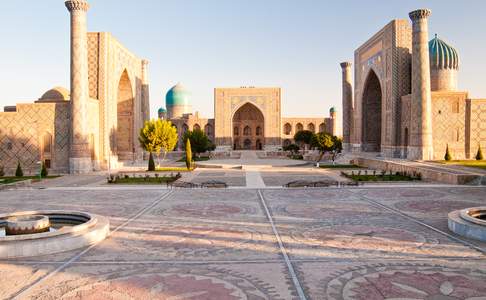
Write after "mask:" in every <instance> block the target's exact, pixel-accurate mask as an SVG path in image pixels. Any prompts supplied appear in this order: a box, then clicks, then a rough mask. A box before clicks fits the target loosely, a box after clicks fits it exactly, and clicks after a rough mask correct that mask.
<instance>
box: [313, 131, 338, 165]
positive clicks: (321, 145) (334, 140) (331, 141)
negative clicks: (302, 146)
mask: <svg viewBox="0 0 486 300" xmlns="http://www.w3.org/2000/svg"><path fill="white" fill-rule="evenodd" d="M311 145H312V147H315V148H317V149H318V150H319V152H320V156H319V160H318V161H320V160H321V159H322V156H323V155H324V153H326V152H331V154H332V156H331V159H332V162H333V163H334V160H335V159H336V155H337V154H338V153H341V151H342V150H343V142H342V140H341V138H339V137H337V136H335V135H330V134H329V133H326V132H319V133H318V134H315V135H314V137H313V138H312V141H311Z"/></svg>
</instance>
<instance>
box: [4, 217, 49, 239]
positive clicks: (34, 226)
mask: <svg viewBox="0 0 486 300" xmlns="http://www.w3.org/2000/svg"><path fill="white" fill-rule="evenodd" d="M6 223H7V225H6V226H5V232H6V234H7V235H19V234H32V233H41V232H46V231H49V227H50V226H51V223H50V222H49V217H47V216H42V215H26V216H17V217H9V218H8V219H7V221H6Z"/></svg>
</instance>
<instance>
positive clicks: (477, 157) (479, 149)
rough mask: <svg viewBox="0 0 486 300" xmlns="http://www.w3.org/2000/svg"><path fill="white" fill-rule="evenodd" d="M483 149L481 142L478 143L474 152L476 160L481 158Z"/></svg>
mask: <svg viewBox="0 0 486 300" xmlns="http://www.w3.org/2000/svg"><path fill="white" fill-rule="evenodd" d="M483 159H484V157H483V151H482V150H481V144H478V152H477V153H476V160H483Z"/></svg>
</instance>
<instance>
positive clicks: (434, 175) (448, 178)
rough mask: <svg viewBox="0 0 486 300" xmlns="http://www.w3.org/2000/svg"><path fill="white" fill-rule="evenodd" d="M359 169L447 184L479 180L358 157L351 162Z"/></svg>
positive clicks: (476, 177) (420, 167) (474, 176)
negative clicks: (399, 174)
mask: <svg viewBox="0 0 486 300" xmlns="http://www.w3.org/2000/svg"><path fill="white" fill-rule="evenodd" d="M351 163H354V164H356V165H358V166H361V167H366V168H370V169H376V170H385V171H392V172H407V173H414V172H415V173H420V175H421V176H422V180H425V181H434V182H441V183H447V184H474V183H475V181H477V180H478V179H479V176H477V175H473V174H463V173H454V172H452V171H451V172H449V171H447V170H439V169H438V168H428V167H426V166H423V167H422V166H416V165H407V164H401V163H400V162H396V161H386V160H378V159H370V158H363V157H358V158H355V159H353V160H352V161H351Z"/></svg>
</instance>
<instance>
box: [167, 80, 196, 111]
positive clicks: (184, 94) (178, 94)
mask: <svg viewBox="0 0 486 300" xmlns="http://www.w3.org/2000/svg"><path fill="white" fill-rule="evenodd" d="M190 96H191V95H190V93H189V91H187V90H186V89H185V88H184V86H182V84H180V83H178V84H176V85H175V86H173V87H172V88H171V89H170V90H169V91H168V92H167V94H166V95H165V106H166V107H168V106H173V105H189V100H190Z"/></svg>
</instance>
